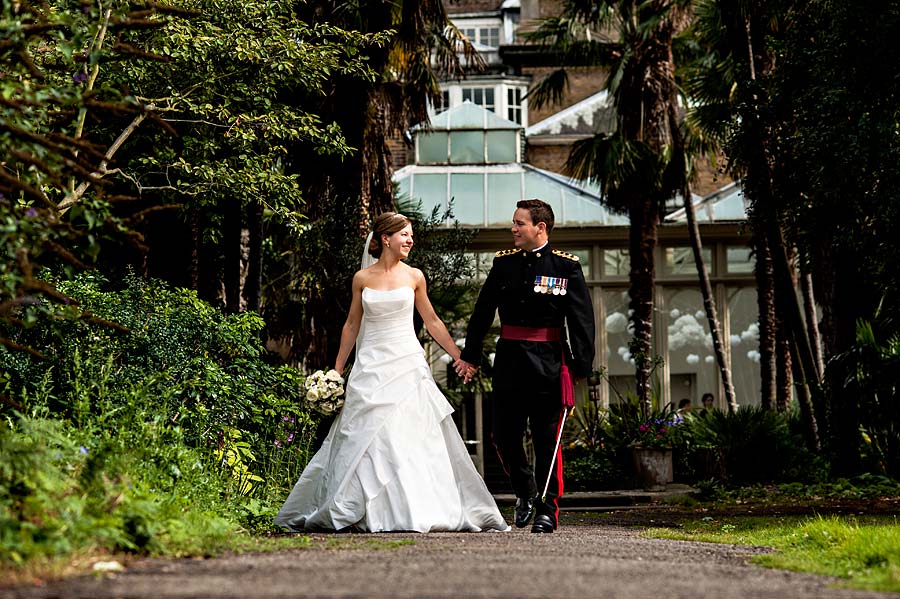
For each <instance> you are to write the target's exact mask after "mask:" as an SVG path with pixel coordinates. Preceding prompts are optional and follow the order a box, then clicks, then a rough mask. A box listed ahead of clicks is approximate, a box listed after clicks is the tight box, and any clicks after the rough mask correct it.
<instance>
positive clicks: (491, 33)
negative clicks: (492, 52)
mask: <svg viewBox="0 0 900 599" xmlns="http://www.w3.org/2000/svg"><path fill="white" fill-rule="evenodd" d="M478 43H479V44H481V45H482V46H487V47H489V48H499V47H500V28H499V27H480V28H479V29H478Z"/></svg>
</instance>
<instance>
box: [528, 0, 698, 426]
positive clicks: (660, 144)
mask: <svg viewBox="0 0 900 599" xmlns="http://www.w3.org/2000/svg"><path fill="white" fill-rule="evenodd" d="M689 17H690V2H689V1H687V0H682V1H662V0H658V1H649V2H640V1H636V0H618V1H613V0H606V1H602V2H594V3H584V2H564V3H563V10H562V16H560V17H555V18H550V19H546V20H544V21H543V22H542V24H541V25H540V27H539V28H538V29H537V30H536V31H535V32H534V33H532V34H531V35H529V38H530V39H532V40H536V41H540V42H543V43H545V44H546V45H547V47H548V50H549V51H551V52H555V53H557V56H558V60H557V61H556V62H557V63H558V64H561V65H586V64H590V65H594V66H597V65H603V66H607V67H608V68H609V75H608V78H607V82H606V85H607V89H608V90H609V93H610V94H611V96H612V99H613V106H614V108H615V115H616V128H615V130H614V131H613V132H611V133H606V132H603V133H598V134H596V135H594V136H593V137H592V138H589V139H586V140H584V141H581V142H578V143H576V145H575V147H574V148H573V150H572V153H571V155H570V157H569V159H568V161H567V162H566V166H565V170H566V172H567V173H568V174H571V175H572V176H574V177H576V178H579V179H589V180H593V181H596V182H598V183H599V184H600V185H601V186H602V189H603V194H604V198H605V201H606V203H607V204H608V206H609V207H610V208H611V209H613V210H616V211H619V212H622V213H625V214H627V215H628V217H629V222H630V233H629V256H630V259H631V267H630V272H629V278H630V282H631V287H630V289H629V295H630V298H631V300H630V301H631V303H630V309H631V311H632V316H631V319H632V323H633V324H634V338H633V341H632V355H633V356H634V357H635V366H636V385H637V396H638V399H639V401H640V403H641V406H642V409H643V411H644V413H645V414H649V413H650V411H651V380H650V376H651V369H652V364H653V356H652V344H651V341H652V321H653V291H654V287H655V266H654V250H655V248H656V243H657V230H658V227H659V223H660V220H661V217H662V214H663V211H664V210H665V206H666V202H667V201H668V200H670V199H671V198H673V197H675V196H676V195H677V194H678V193H681V192H683V191H684V190H685V189H686V185H685V181H686V177H687V172H686V165H685V155H684V151H683V150H684V146H683V139H682V132H681V130H680V122H679V121H680V118H679V116H678V111H677V110H676V107H677V106H678V87H677V84H676V79H675V64H674V60H673V50H672V48H673V43H674V41H675V38H676V36H677V35H678V34H679V32H681V31H683V30H684V28H685V27H686V26H687V25H688V23H689ZM566 83H567V74H566V68H565V67H563V68H560V69H558V70H556V71H555V72H553V73H551V74H550V75H548V76H547V77H546V78H545V79H543V80H542V81H541V82H539V83H538V84H537V85H536V86H535V88H534V89H533V90H532V91H531V92H529V98H530V101H531V102H532V103H534V104H537V105H542V104H544V103H546V102H548V101H551V100H556V99H559V98H561V97H562V94H563V92H564V89H565V86H566Z"/></svg>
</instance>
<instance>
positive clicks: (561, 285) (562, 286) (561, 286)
mask: <svg viewBox="0 0 900 599" xmlns="http://www.w3.org/2000/svg"><path fill="white" fill-rule="evenodd" d="M568 284H569V279H560V280H559V294H560V295H565V294H566V286H567V285H568Z"/></svg>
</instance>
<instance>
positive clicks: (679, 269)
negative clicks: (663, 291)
mask: <svg viewBox="0 0 900 599" xmlns="http://www.w3.org/2000/svg"><path fill="white" fill-rule="evenodd" d="M703 262H704V266H706V272H707V273H708V272H710V271H711V270H712V250H711V249H710V248H703ZM663 272H664V273H665V274H667V275H696V274H697V264H696V263H695V262H694V250H693V249H692V248H690V247H668V248H663Z"/></svg>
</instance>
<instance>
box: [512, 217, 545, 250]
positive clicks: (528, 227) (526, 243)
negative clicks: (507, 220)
mask: <svg viewBox="0 0 900 599" xmlns="http://www.w3.org/2000/svg"><path fill="white" fill-rule="evenodd" d="M540 231H541V229H540V228H539V226H538V225H535V224H534V223H533V222H531V213H530V212H529V211H528V210H525V209H524V208H518V209H516V211H515V213H514V214H513V225H512V235H513V245H515V246H516V247H517V248H519V249H520V250H533V249H535V248H536V247H538V246H539V245H540V243H539V241H538V235H539V234H540Z"/></svg>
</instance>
